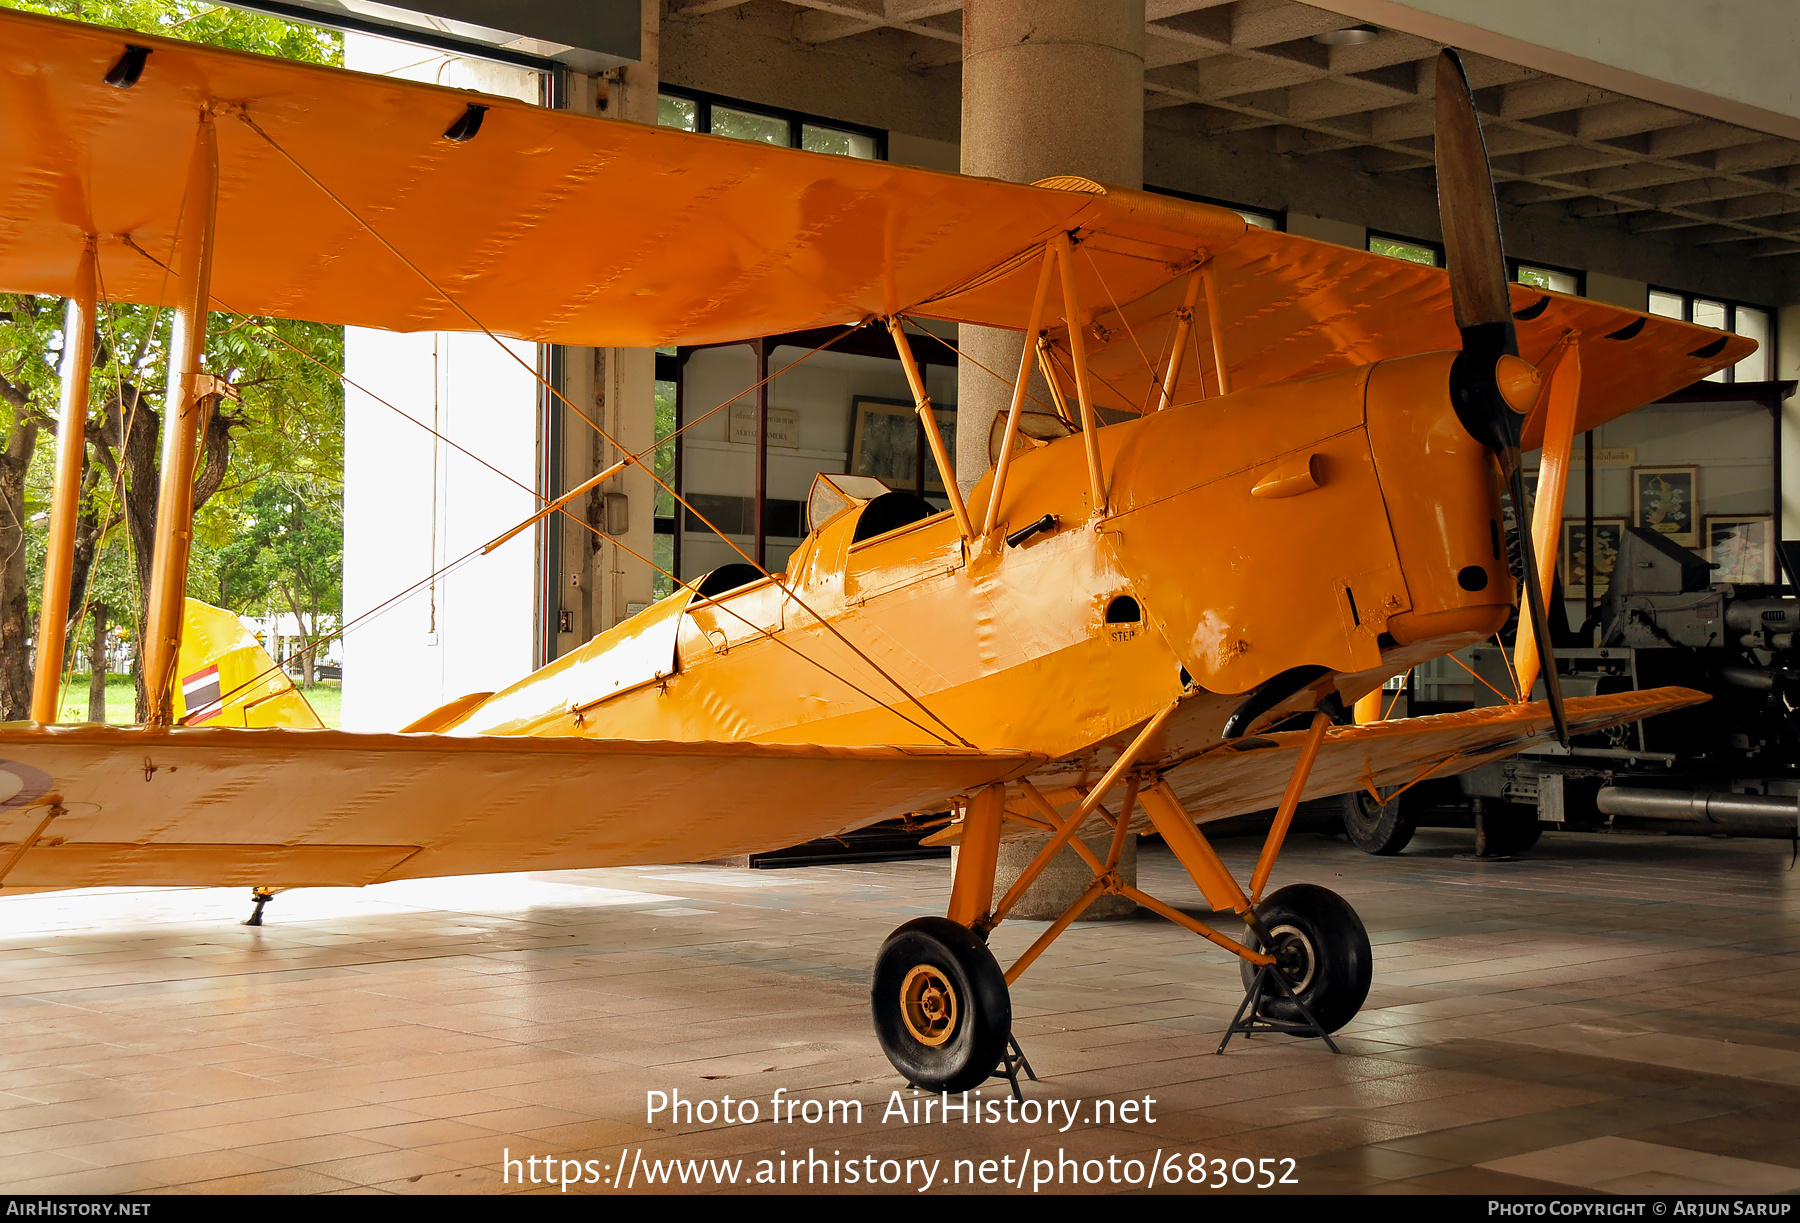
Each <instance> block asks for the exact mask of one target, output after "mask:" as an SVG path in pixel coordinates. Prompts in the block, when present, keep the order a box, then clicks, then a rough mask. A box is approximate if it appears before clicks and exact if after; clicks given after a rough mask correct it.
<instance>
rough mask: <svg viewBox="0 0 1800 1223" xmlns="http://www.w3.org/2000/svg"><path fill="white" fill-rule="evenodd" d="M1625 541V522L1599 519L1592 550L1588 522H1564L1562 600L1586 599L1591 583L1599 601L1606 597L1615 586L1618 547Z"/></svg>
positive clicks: (1566, 519)
mask: <svg viewBox="0 0 1800 1223" xmlns="http://www.w3.org/2000/svg"><path fill="white" fill-rule="evenodd" d="M1624 538H1625V520H1624V519H1623V518H1596V519H1594V545H1593V547H1591V548H1590V547H1589V546H1588V532H1587V521H1586V519H1582V518H1565V519H1563V537H1562V583H1563V598H1565V599H1585V598H1587V597H1588V582H1589V581H1590V580H1591V581H1592V582H1593V584H1594V597H1595V598H1596V599H1597V598H1599V597H1600V596H1601V595H1603V594H1605V593H1606V588H1607V587H1608V586H1610V585H1612V575H1613V566H1614V565H1615V564H1617V563H1618V560H1619V545H1620V543H1621V542H1623V540H1624Z"/></svg>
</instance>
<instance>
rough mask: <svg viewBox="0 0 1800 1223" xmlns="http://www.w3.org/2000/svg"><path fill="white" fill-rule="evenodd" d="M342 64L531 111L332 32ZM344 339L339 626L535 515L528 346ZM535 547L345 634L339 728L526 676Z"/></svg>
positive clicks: (525, 87) (380, 724) (388, 726)
mask: <svg viewBox="0 0 1800 1223" xmlns="http://www.w3.org/2000/svg"><path fill="white" fill-rule="evenodd" d="M344 59H345V66H346V67H349V68H354V69H358V70H360V71H365V72H383V73H389V74H391V75H395V76H401V77H405V78H407V79H412V80H427V81H434V82H437V83H439V84H444V85H451V86H457V87H461V88H473V89H480V90H482V91H484V92H488V93H505V94H510V95H512V96H515V97H520V98H524V99H525V100H528V101H533V102H535V101H537V100H538V77H537V75H536V74H535V73H530V72H525V71H523V70H521V69H516V68H510V67H506V66H504V65H496V64H487V63H482V62H479V61H470V60H461V59H456V58H453V57H450V56H445V55H441V54H438V53H436V52H431V51H426V50H423V49H421V48H419V47H416V46H412V45H410V44H407V43H402V42H396V41H393V40H390V39H385V38H375V37H371V36H367V35H356V34H348V35H345V48H344ZM395 272H396V275H404V274H405V273H404V272H403V271H402V270H401V269H400V268H398V267H396V269H395ZM345 331H346V334H345V341H344V370H345V374H346V377H347V379H348V381H349V383H350V384H351V385H349V386H346V388H345V403H344V417H345V419H344V615H345V620H346V622H348V621H351V620H354V619H356V617H358V616H360V615H363V614H364V613H366V612H368V611H370V610H371V609H372V608H375V607H377V606H379V605H380V604H382V603H383V602H385V601H386V600H388V599H391V598H393V597H394V596H395V595H398V594H400V593H401V592H402V591H405V590H406V589H407V588H408V587H410V586H413V585H414V584H415V583H417V582H419V581H420V580H421V579H423V578H425V577H426V576H427V575H429V574H430V573H431V572H432V571H433V570H434V569H436V568H438V567H440V566H443V565H445V564H448V563H449V562H451V561H453V560H455V559H456V558H458V557H460V556H462V555H463V554H464V553H465V552H468V551H470V550H471V549H475V548H478V547H479V546H480V545H481V544H483V543H485V542H486V541H487V540H489V539H492V538H493V537H494V536H496V535H499V534H500V533H501V532H503V531H504V530H506V529H507V528H508V527H511V526H512V525H514V524H515V523H517V522H520V521H522V520H523V519H525V518H526V517H527V516H528V515H530V514H531V513H532V511H533V510H534V509H535V508H536V500H535V498H534V497H533V496H532V494H531V493H530V492H529V491H527V490H528V489H530V488H533V487H535V484H536V467H537V402H538V394H537V382H536V380H535V378H534V376H533V372H532V371H533V370H534V369H535V366H536V363H537V347H536V345H532V344H521V343H509V344H508V346H507V348H504V349H503V348H502V347H501V346H500V345H499V344H496V343H495V342H494V341H493V340H490V339H489V338H487V337H486V336H483V335H479V334H476V335H469V334H456V333H446V332H425V333H421V334H415V335H400V334H396V333H393V332H384V331H375V330H370V329H367V328H359V327H350V328H346V329H345ZM514 355H516V356H517V357H519V358H520V359H522V360H523V361H524V363H525V364H524V365H523V366H521V365H520V364H519V362H518V361H515V360H514V359H513V358H514ZM358 387H362V388H364V389H365V390H366V391H367V392H368V393H366V394H365V393H364V392H363V391H359V390H358V389H357V388H358ZM379 401H386V403H387V404H391V405H392V408H390V407H387V406H384V405H383V403H382V402H379ZM395 408H397V409H400V411H403V412H405V413H406V414H407V415H408V416H411V417H412V418H414V420H416V421H419V422H423V423H424V424H427V425H431V426H433V427H434V428H435V429H436V430H437V431H438V432H439V433H441V434H443V435H444V437H446V438H448V439H449V440H450V441H453V442H455V443H456V444H457V445H460V446H463V447H465V448H467V449H468V450H469V451H472V452H473V453H474V454H476V455H479V456H480V457H481V458H482V459H483V460H485V461H486V462H487V463H489V464H491V465H492V466H493V467H494V468H498V469H499V471H500V472H504V473H506V475H509V476H511V477H512V478H513V479H515V480H518V481H521V482H522V483H523V484H524V485H525V486H526V487H525V488H524V489H521V488H519V487H518V486H517V485H515V484H513V483H511V482H510V481H508V480H507V479H506V478H505V477H504V476H502V475H499V474H496V472H494V471H491V470H489V469H488V468H486V467H483V466H482V465H481V464H480V463H478V462H477V461H476V460H475V459H472V458H470V457H468V456H467V455H465V454H462V453H459V452H457V451H456V450H455V449H453V448H452V447H450V446H448V445H446V444H444V443H443V442H440V441H438V440H437V439H436V438H434V437H433V436H432V435H431V433H429V432H427V431H426V430H425V429H424V428H421V427H420V425H419V424H415V423H413V422H412V421H408V420H407V419H405V418H404V417H402V416H401V415H400V414H399V413H398V412H396V411H394V410H393V409H395ZM536 542H537V532H535V531H526V532H524V533H523V534H521V535H519V536H518V537H517V538H516V539H514V540H513V541H511V542H510V543H508V544H506V545H505V546H504V547H502V548H500V549H498V550H497V551H495V552H494V553H493V554H492V555H489V556H485V557H483V556H477V557H475V558H474V559H472V560H470V561H467V562H465V563H464V564H463V565H462V566H460V567H459V568H457V569H456V570H455V571H454V572H452V573H449V574H447V575H445V576H444V577H442V578H439V579H438V580H437V581H436V582H434V583H431V584H428V585H426V586H424V587H421V588H419V589H417V590H415V591H413V592H412V593H411V594H409V595H407V596H406V598H405V599H404V600H402V601H401V602H399V603H398V604H396V605H394V606H392V607H389V608H388V609H386V610H385V611H382V612H381V613H380V614H379V615H377V616H375V617H373V618H371V619H370V620H368V621H365V622H363V623H362V624H359V625H357V626H356V627H354V628H352V629H350V630H349V632H347V633H346V634H345V636H344V642H343V657H344V705H343V725H344V729H346V730H360V731H383V730H397V729H399V728H400V727H401V726H403V725H405V724H406V723H408V722H410V721H412V720H414V719H415V718H417V717H419V716H420V715H421V714H424V713H426V712H428V711H430V710H432V709H434V708H436V707H437V706H439V705H442V704H443V703H445V702H446V701H450V700H453V699H455V698H456V697H458V696H461V695H463V694H464V693H467V692H481V691H492V690H495V689H498V688H501V687H503V686H505V685H507V684H510V683H512V682H513V681H514V680H517V679H519V678H521V677H522V676H524V675H525V674H527V673H528V672H529V671H530V670H531V662H532V637H533V631H534V607H535V589H534V574H535V568H536V565H535V559H536V558H535V555H534V547H535V545H536Z"/></svg>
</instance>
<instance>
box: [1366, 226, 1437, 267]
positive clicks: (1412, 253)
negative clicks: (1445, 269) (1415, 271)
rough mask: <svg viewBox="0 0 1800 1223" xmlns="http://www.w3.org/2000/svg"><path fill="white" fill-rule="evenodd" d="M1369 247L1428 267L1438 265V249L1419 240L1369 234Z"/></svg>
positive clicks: (1376, 251)
mask: <svg viewBox="0 0 1800 1223" xmlns="http://www.w3.org/2000/svg"><path fill="white" fill-rule="evenodd" d="M1369 249H1370V250H1371V251H1373V252H1374V253H1375V254H1377V255H1386V256H1387V257H1388V258H1389V259H1404V260H1406V261H1407V262H1408V263H1422V264H1424V265H1425V266H1426V267H1433V268H1434V267H1436V266H1437V261H1438V259H1437V251H1436V250H1434V249H1433V248H1431V247H1429V246H1421V245H1420V244H1419V243H1417V242H1403V241H1401V240H1400V239H1398V238H1377V237H1376V236H1375V235H1373V234H1371V235H1369Z"/></svg>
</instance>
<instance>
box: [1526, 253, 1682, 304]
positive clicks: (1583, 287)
mask: <svg viewBox="0 0 1800 1223" xmlns="http://www.w3.org/2000/svg"><path fill="white" fill-rule="evenodd" d="M1521 267H1528V268H1538V269H1540V270H1541V271H1545V272H1561V273H1562V274H1563V275H1564V276H1573V277H1574V278H1575V293H1574V296H1576V297H1586V296H1587V273H1586V272H1585V271H1583V270H1582V269H1580V268H1569V267H1564V266H1563V265H1562V264H1560V263H1545V262H1544V261H1543V260H1542V259H1519V258H1515V257H1514V256H1511V255H1508V256H1507V257H1506V279H1507V280H1508V281H1509V282H1510V283H1512V284H1516V285H1517V284H1525V282H1524V281H1522V280H1520V279H1519V269H1520V268H1521ZM1525 287H1526V288H1528V289H1536V290H1537V291H1538V292H1540V293H1554V292H1556V290H1555V289H1538V288H1537V286H1536V285H1525ZM1646 300H1648V299H1646Z"/></svg>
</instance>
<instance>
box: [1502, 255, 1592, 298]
mask: <svg viewBox="0 0 1800 1223" xmlns="http://www.w3.org/2000/svg"><path fill="white" fill-rule="evenodd" d="M1517 279H1518V281H1519V283H1520V284H1522V285H1529V286H1530V287H1531V288H1533V289H1547V290H1549V291H1550V292H1552V293H1567V294H1569V295H1570V296H1573V295H1574V294H1575V293H1576V292H1577V291H1578V290H1579V288H1580V286H1579V285H1578V284H1577V282H1576V279H1575V273H1573V272H1559V271H1557V270H1556V269H1555V268H1539V267H1532V266H1531V265H1530V264H1528V263H1521V264H1520V265H1519V275H1518V278H1517Z"/></svg>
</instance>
